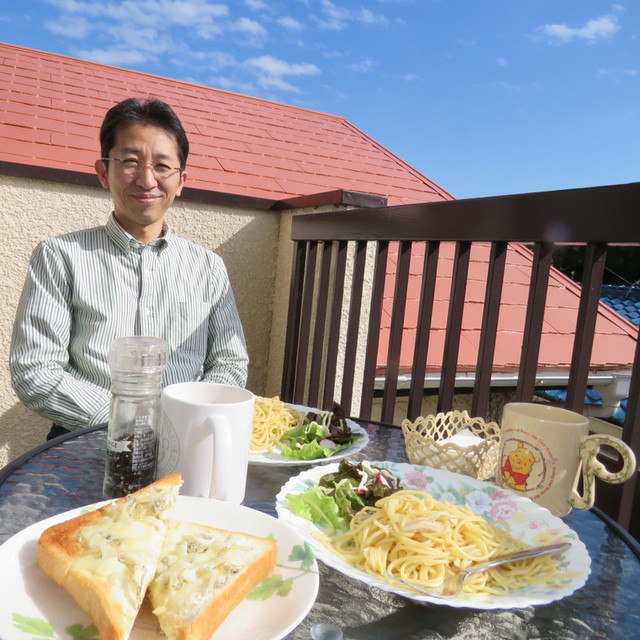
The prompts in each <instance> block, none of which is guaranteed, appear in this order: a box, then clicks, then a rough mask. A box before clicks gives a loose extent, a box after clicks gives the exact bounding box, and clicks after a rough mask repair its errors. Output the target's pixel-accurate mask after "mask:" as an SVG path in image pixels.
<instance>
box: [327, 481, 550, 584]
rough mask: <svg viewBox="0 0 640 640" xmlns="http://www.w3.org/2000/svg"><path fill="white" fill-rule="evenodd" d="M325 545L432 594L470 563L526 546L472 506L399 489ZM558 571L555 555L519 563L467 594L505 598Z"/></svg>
mask: <svg viewBox="0 0 640 640" xmlns="http://www.w3.org/2000/svg"><path fill="white" fill-rule="evenodd" d="M325 544H328V546H329V548H330V549H331V550H332V551H333V552H334V553H336V554H337V555H338V556H339V557H340V558H342V559H343V560H344V561H346V562H348V563H349V564H352V565H354V566H355V567H357V568H358V569H361V570H363V571H365V572H367V573H369V574H371V575H373V576H375V577H378V578H379V577H384V574H385V573H389V574H391V575H393V576H397V577H399V578H402V579H403V580H408V581H409V582H411V583H413V584H416V585H418V586H421V587H424V588H425V589H429V590H433V591H440V590H442V588H443V586H444V584H445V581H446V580H447V579H448V578H450V577H451V576H452V575H453V574H454V573H457V572H458V571H460V570H463V569H465V568H466V567H467V566H469V564H471V563H475V562H482V561H486V560H489V559H491V558H493V557H496V556H501V555H504V554H506V553H509V552H511V551H516V550H519V549H524V548H527V545H526V544H524V543H522V542H520V541H518V540H516V539H514V538H512V537H511V536H510V535H509V534H508V533H506V532H505V531H502V530H500V529H498V528H496V527H494V526H493V525H491V524H489V523H488V522H487V521H486V520H485V519H484V518H482V517H481V516H479V515H477V514H475V513H473V511H471V509H470V508H469V506H468V505H465V506H457V505H452V504H449V503H446V502H439V501H437V500H435V499H434V498H433V497H432V496H431V495H429V494H428V493H426V492H423V491H415V490H401V491H398V492H396V493H394V494H392V495H390V496H387V497H385V498H382V499H380V500H378V502H377V503H376V506H375V507H365V508H364V509H362V510H361V511H359V512H358V513H356V515H355V516H354V517H353V518H352V520H351V524H350V529H349V531H347V532H346V533H344V534H342V535H339V536H337V537H334V538H332V539H330V540H329V541H328V542H325ZM557 568H558V563H557V561H555V560H554V559H553V558H552V557H551V556H540V557H536V558H529V559H527V560H520V561H517V562H513V563H509V564H505V565H502V566H499V567H494V568H493V569H490V570H489V571H486V572H484V573H481V574H474V575H472V576H471V577H469V578H468V579H467V581H466V582H465V584H464V588H463V592H464V593H474V594H505V593H508V592H509V591H510V590H513V589H520V588H523V587H526V586H531V585H534V584H541V583H545V582H547V581H548V580H550V579H552V578H553V577H554V575H555V573H556V571H557ZM385 579H386V578H385ZM390 582H391V581H390Z"/></svg>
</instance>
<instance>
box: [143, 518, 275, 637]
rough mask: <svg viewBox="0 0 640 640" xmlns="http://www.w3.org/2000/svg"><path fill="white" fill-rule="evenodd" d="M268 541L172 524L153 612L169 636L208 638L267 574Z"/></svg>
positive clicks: (271, 557)
mask: <svg viewBox="0 0 640 640" xmlns="http://www.w3.org/2000/svg"><path fill="white" fill-rule="evenodd" d="M276 558H277V545H276V543H275V542H273V541H272V540H268V539H265V538H257V537H255V536H252V535H249V534H245V533H236V532H233V531H225V530H222V529H216V528H213V527H209V526H206V525H202V524H195V523H190V522H172V523H171V524H170V525H169V528H168V531H167V535H166V538H165V541H164V545H163V548H162V553H161V556H160V561H159V563H158V567H157V572H156V576H155V578H154V579H153V581H152V582H151V584H150V585H149V597H150V600H151V606H152V609H153V613H154V614H155V615H156V616H157V618H158V621H159V623H160V627H161V628H162V631H163V632H164V634H165V635H166V636H167V638H168V639H169V640H209V639H210V638H211V636H212V635H213V634H214V633H215V631H216V629H217V628H218V627H219V626H220V625H221V624H222V622H223V621H224V620H225V619H226V618H227V616H228V615H229V613H231V611H232V610H233V609H234V608H235V607H236V606H237V605H238V604H240V602H242V600H244V599H245V597H246V596H247V594H248V593H249V592H250V591H251V590H252V589H253V588H254V587H255V586H256V585H258V584H259V583H260V582H261V581H262V580H263V579H264V578H266V577H267V576H268V575H270V574H271V573H272V571H273V570H274V568H275V564H276Z"/></svg>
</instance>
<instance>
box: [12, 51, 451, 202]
mask: <svg viewBox="0 0 640 640" xmlns="http://www.w3.org/2000/svg"><path fill="white" fill-rule="evenodd" d="M132 96H133V97H146V96H156V97H159V98H161V99H163V100H165V101H166V102H168V103H169V104H171V105H172V106H173V107H174V109H175V110H176V112H177V113H178V115H179V116H180V118H181V119H182V122H183V124H184V126H185V129H186V130H187V133H188V135H189V140H190V143H191V154H190V157H189V162H188V165H189V180H188V186H189V187H192V188H196V189H202V190H206V191H214V192H222V193H229V194H234V195H240V196H250V197H252V198H265V199H270V200H282V199H288V198H293V197H298V196H305V195H311V194H317V193H323V192H329V191H335V190H346V191H358V192H364V193H371V194H376V195H380V196H384V197H386V198H388V204H403V203H412V202H430V201H434V200H448V199H451V195H450V194H448V193H447V192H446V191H445V190H444V189H442V188H441V187H439V186H438V185H436V184H435V183H434V182H432V181H431V180H429V178H427V177H426V176H424V175H422V174H421V173H420V172H419V171H416V170H415V169H414V168H413V167H411V166H410V165H409V164H407V163H406V162H404V161H403V160H401V159H400V158H398V157H397V156H395V155H394V154H392V153H391V152H390V151H388V150H387V149H385V148H384V147H383V146H382V145H380V144H378V143H377V142H376V141H375V140H373V139H372V138H370V137H369V136H367V135H366V134H365V133H363V132H362V131H360V130H359V129H357V128H356V127H355V126H353V125H352V124H351V123H350V122H348V121H347V120H345V119H344V118H341V117H339V116H334V115H329V114H326V113H319V112H317V111H310V110H308V109H302V108H299V107H292V106H289V105H285V104H279V103H276V102H269V101H267V100H261V99H258V98H252V97H249V96H243V95H239V94H236V93H230V92H227V91H221V90H219V89H213V88H211V87H205V86H200V85H196V84H190V83H187V82H181V81H178V80H171V79H167V78H159V77H156V76H152V75H149V74H145V73H139V72H137V71H129V70H126V69H118V68H115V67H109V66H105V65H101V64H97V63H94V62H87V61H84V60H78V59H75V58H68V57H65V56H60V55H55V54H51V53H43V52H41V51H34V50H31V49H24V48H21V47H16V46H13V45H8V44H2V43H0V123H1V124H2V127H1V128H0V161H5V162H12V163H19V164H26V165H32V166H33V165H35V166H38V167H48V168H54V169H67V170H71V171H78V172H84V173H89V174H93V163H94V160H95V158H96V157H98V154H99V147H98V142H97V137H98V129H99V127H100V123H101V121H102V117H103V116H104V113H105V112H106V110H107V109H108V108H109V107H111V106H113V105H114V104H115V103H116V102H118V101H120V100H122V99H124V98H129V97H132Z"/></svg>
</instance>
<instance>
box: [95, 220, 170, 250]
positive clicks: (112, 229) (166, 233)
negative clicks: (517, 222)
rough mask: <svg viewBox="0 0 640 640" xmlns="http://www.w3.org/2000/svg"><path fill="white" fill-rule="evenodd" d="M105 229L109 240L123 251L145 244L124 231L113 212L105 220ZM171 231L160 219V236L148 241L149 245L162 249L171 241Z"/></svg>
mask: <svg viewBox="0 0 640 640" xmlns="http://www.w3.org/2000/svg"><path fill="white" fill-rule="evenodd" d="M105 231H106V232H107V235H108V236H109V238H110V239H111V241H112V242H113V243H114V244H115V245H116V247H118V249H120V250H121V251H122V252H123V253H125V254H128V253H129V252H130V251H131V250H132V249H133V250H135V249H140V248H142V247H144V246H146V245H145V244H144V243H142V242H140V241H139V240H136V239H135V238H134V237H133V236H132V235H131V234H130V233H128V232H127V231H125V230H124V229H123V228H122V227H121V226H120V224H119V223H118V221H117V220H116V217H115V216H114V215H113V213H112V214H111V215H110V216H109V219H108V220H107V224H106V225H105ZM172 236H173V233H172V232H171V229H170V227H169V225H168V224H167V222H166V220H163V221H162V236H161V237H160V238H156V239H155V240H152V241H151V242H150V243H149V246H150V247H155V248H157V250H158V251H162V250H163V249H164V248H165V247H167V245H168V244H169V242H171V237H172Z"/></svg>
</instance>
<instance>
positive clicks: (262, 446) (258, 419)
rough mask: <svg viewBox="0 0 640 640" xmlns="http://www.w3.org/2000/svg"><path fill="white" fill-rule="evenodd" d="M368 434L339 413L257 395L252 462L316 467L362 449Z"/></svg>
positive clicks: (252, 435) (250, 461) (252, 436)
mask: <svg viewBox="0 0 640 640" xmlns="http://www.w3.org/2000/svg"><path fill="white" fill-rule="evenodd" d="M368 441H369V436H368V434H367V432H366V431H365V430H364V429H363V428H362V427H360V426H359V425H357V424H356V423H355V422H354V421H353V420H349V419H348V418H346V417H343V416H341V415H340V411H339V408H336V411H322V410H320V409H312V408H310V407H303V406H301V405H295V404H287V403H285V402H282V400H280V399H279V398H278V397H275V398H263V397H260V396H256V404H255V411H254V416H253V429H252V432H251V449H250V452H249V463H250V464H256V465H312V464H313V465H315V464H318V463H322V462H328V461H334V460H340V459H343V458H347V457H348V456H351V455H353V454H354V453H357V452H358V451H360V450H362V449H363V448H364V447H365V446H366V445H367V442H368Z"/></svg>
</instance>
